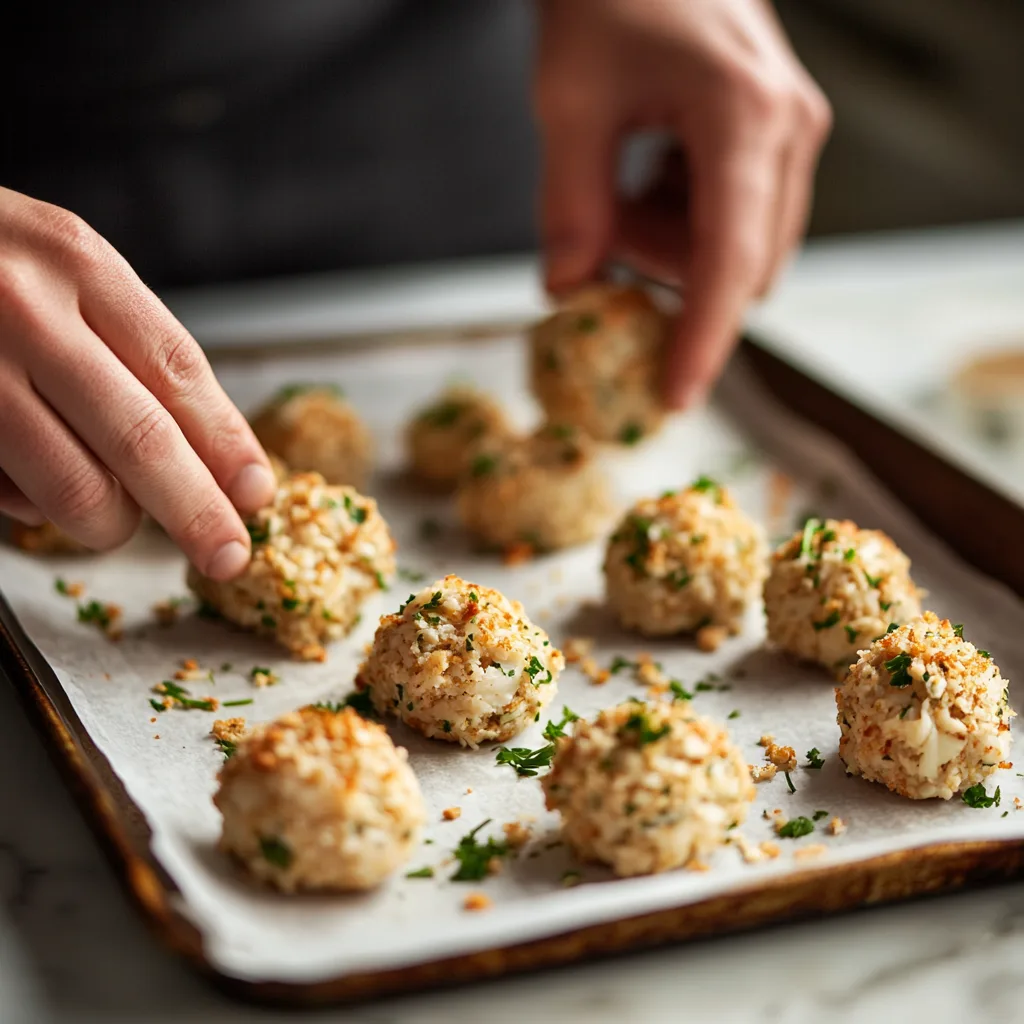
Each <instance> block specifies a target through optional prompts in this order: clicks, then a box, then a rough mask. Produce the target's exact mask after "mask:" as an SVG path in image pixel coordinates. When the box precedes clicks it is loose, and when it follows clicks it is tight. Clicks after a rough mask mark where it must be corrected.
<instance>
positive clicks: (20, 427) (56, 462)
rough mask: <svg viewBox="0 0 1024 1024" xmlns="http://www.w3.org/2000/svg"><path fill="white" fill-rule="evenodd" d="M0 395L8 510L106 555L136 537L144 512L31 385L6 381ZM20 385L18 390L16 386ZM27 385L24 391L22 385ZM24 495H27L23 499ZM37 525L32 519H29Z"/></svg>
mask: <svg viewBox="0 0 1024 1024" xmlns="http://www.w3.org/2000/svg"><path fill="white" fill-rule="evenodd" d="M4 383H5V387H4V388H3V391H2V393H0V462H2V463H3V465H4V467H5V470H6V472H5V474H4V478H3V481H0V490H2V497H0V504H2V506H3V510H4V511H5V512H8V513H9V514H11V515H13V516H15V518H18V519H22V515H20V514H19V512H23V511H25V510H29V514H30V515H31V509H35V510H37V511H38V513H39V516H38V518H37V520H36V521H37V522H38V521H39V520H40V519H42V518H44V517H45V518H46V519H50V520H52V521H53V522H54V523H55V524H56V525H57V526H59V527H60V528H61V529H62V530H63V531H64V532H65V533H67V534H68V535H69V536H71V537H73V538H74V539H75V540H77V541H78V542H79V543H81V544H84V545H85V546H86V547H89V548H93V549H95V550H98V551H106V550H109V549H111V548H115V547H118V546H119V545H121V544H123V543H124V542H125V541H127V540H128V538H129V537H131V535H132V534H133V533H134V532H135V528H136V527H137V526H138V522H139V509H138V506H137V505H136V504H135V502H134V501H132V499H131V498H130V497H129V496H128V495H127V494H126V493H125V492H124V490H123V489H122V488H121V486H120V485H119V484H118V483H117V481H116V480H115V479H114V478H113V477H112V476H111V475H110V473H109V472H107V470H106V469H105V468H104V467H103V465H101V463H100V462H99V460H98V459H96V457H95V456H94V455H93V454H92V453H91V452H90V451H89V450H88V449H87V448H86V447H85V446H84V445H83V444H82V443H81V442H80V441H79V440H78V439H77V438H76V437H75V436H74V435H73V434H72V433H71V431H69V430H68V428H67V426H66V425H65V424H64V423H63V422H61V420H60V418H59V417H58V416H57V415H56V414H55V413H54V411H53V409H52V408H51V407H50V406H49V405H48V404H47V403H46V402H45V401H43V400H42V399H41V398H40V397H39V396H38V395H37V394H35V393H34V392H33V391H32V389H31V387H30V386H29V385H28V382H27V381H16V380H15V379H14V378H13V375H9V376H7V377H6V379H5V381H4ZM12 385H14V386H12ZM18 385H21V386H18ZM19 495H20V496H21V497H20V498H19ZM26 521H31V520H26Z"/></svg>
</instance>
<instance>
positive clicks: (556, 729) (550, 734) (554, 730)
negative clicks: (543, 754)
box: [544, 706, 580, 740]
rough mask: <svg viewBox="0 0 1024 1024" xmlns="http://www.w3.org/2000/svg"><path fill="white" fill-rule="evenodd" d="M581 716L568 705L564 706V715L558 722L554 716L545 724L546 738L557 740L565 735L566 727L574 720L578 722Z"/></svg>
mask: <svg viewBox="0 0 1024 1024" xmlns="http://www.w3.org/2000/svg"><path fill="white" fill-rule="evenodd" d="M579 718H580V716H579V715H577V714H576V712H575V711H573V710H571V709H570V708H568V707H565V706H563V707H562V717H561V718H560V719H559V720H558V721H557V722H556V721H555V720H554V719H553V718H552V719H551V721H550V722H548V724H547V725H545V726H544V739H546V740H557V739H559V738H560V737H562V736H564V735H565V727H566V726H567V725H569V724H571V723H572V722H578V721H579Z"/></svg>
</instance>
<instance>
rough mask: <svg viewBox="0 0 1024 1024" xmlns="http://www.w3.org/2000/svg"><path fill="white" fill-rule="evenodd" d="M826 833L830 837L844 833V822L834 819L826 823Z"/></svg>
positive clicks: (837, 818) (840, 819)
mask: <svg viewBox="0 0 1024 1024" xmlns="http://www.w3.org/2000/svg"><path fill="white" fill-rule="evenodd" d="M827 831H828V834H829V835H830V836H841V835H842V834H843V833H844V832H845V831H846V822H845V821H843V819H842V818H839V817H835V818H833V819H832V820H831V821H830V822H829V823H828V826H827Z"/></svg>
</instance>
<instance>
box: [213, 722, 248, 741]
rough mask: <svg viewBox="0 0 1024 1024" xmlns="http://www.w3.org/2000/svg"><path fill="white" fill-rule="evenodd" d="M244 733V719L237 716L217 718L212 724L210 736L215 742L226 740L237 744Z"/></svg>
mask: <svg viewBox="0 0 1024 1024" xmlns="http://www.w3.org/2000/svg"><path fill="white" fill-rule="evenodd" d="M245 733H246V725H245V719H244V718H243V717H241V715H239V716H238V717H237V718H218V719H216V720H215V721H214V723H213V728H212V729H211V730H210V735H211V736H212V737H213V738H214V739H216V740H228V741H230V742H232V743H237V742H238V741H239V740H240V739H241V738H242V737H243V736H244V735H245Z"/></svg>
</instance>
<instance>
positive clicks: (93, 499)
mask: <svg viewBox="0 0 1024 1024" xmlns="http://www.w3.org/2000/svg"><path fill="white" fill-rule="evenodd" d="M116 501H117V484H116V483H115V482H114V478H113V477H112V476H110V474H109V473H105V472H103V471H102V470H98V469H97V468H96V467H95V466H93V465H91V464H90V463H88V462H86V461H85V460H82V461H81V462H79V463H78V464H77V465H76V466H75V467H74V468H73V469H72V470H71V471H70V472H69V473H67V474H66V475H65V477H64V479H63V480H62V481H61V483H60V485H59V487H58V488H57V493H56V494H55V495H54V502H55V504H56V507H57V508H58V509H59V510H60V513H61V515H62V516H63V517H65V518H67V519H70V520H72V521H73V522H76V523H84V524H92V523H95V522H97V521H99V520H102V519H103V518H104V516H105V514H106V513H107V512H108V511H109V510H110V508H111V507H112V506H113V504H114V503H115V502H116Z"/></svg>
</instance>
